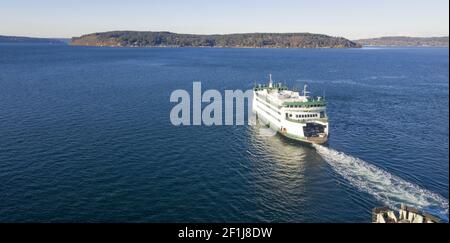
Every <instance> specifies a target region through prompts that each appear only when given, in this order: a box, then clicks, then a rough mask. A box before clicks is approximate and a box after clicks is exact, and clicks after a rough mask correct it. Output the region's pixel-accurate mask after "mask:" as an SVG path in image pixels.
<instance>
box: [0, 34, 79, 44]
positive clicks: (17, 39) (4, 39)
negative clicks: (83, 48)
mask: <svg viewBox="0 0 450 243" xmlns="http://www.w3.org/2000/svg"><path fill="white" fill-rule="evenodd" d="M69 42H70V39H64V38H59V39H57V38H35V37H23V36H5V35H0V43H45V44H67V43H69Z"/></svg>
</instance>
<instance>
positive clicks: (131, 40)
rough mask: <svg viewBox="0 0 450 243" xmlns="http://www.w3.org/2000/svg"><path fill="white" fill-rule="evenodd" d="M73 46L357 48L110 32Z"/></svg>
mask: <svg viewBox="0 0 450 243" xmlns="http://www.w3.org/2000/svg"><path fill="white" fill-rule="evenodd" d="M70 44H71V45H76V46H110V47H218V48H220V47H223V48H226V47H233V48H361V47H362V46H361V45H360V44H358V43H355V42H353V41H350V40H348V39H345V38H343V37H332V36H328V35H322V34H311V33H251V34H226V35H192V34H176V33H171V32H152V31H111V32H103V33H93V34H88V35H83V36H81V37H74V38H72V41H71V43H70Z"/></svg>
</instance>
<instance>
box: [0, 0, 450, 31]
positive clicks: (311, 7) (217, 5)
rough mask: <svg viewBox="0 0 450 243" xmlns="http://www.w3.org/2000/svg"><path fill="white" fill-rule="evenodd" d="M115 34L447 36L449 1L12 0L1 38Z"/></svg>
mask: <svg viewBox="0 0 450 243" xmlns="http://www.w3.org/2000/svg"><path fill="white" fill-rule="evenodd" d="M110 30H153V31H160V30H165V31H172V32H178V33H195V34H213V33H216V34H222V33H244V32H312V33H322V34H329V35H333V36H344V37H347V38H350V39H356V38H365V37H377V36H386V35H408V36H444V35H445V36H447V35H448V30H449V1H448V0H278V1H277V0H272V1H269V0H259V1H258V0H147V1H144V0H134V1H133V0H130V1H126V0H119V1H118V0H89V1H88V0H86V1H82V0H78V1H76V0H39V1H38V0H28V1H27V0H10V1H7V0H5V1H3V0H2V1H1V2H0V35H19V36H36V37H72V36H79V35H82V34H86V33H92V32H101V31H110Z"/></svg>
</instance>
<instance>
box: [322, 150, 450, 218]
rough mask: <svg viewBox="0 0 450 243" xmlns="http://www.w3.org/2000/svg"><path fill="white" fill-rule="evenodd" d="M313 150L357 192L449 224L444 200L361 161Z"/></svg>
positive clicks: (344, 155) (345, 155) (335, 153)
mask: <svg viewBox="0 0 450 243" xmlns="http://www.w3.org/2000/svg"><path fill="white" fill-rule="evenodd" d="M314 147H315V148H316V150H317V152H318V153H319V154H320V155H321V156H322V158H323V159H325V161H327V162H328V163H329V164H330V165H331V167H332V168H333V169H334V170H335V171H336V172H337V173H338V174H340V175H341V176H343V177H344V178H345V179H346V180H348V181H349V182H350V183H351V184H352V185H353V186H355V187H356V188H357V189H359V190H361V191H363V192H366V193H369V194H371V195H372V196H374V197H375V198H376V199H377V200H379V201H380V202H383V203H384V204H386V205H388V206H390V207H393V208H397V207H398V206H399V204H401V203H404V204H406V205H408V206H412V207H415V208H418V209H420V210H424V211H426V212H429V213H432V214H435V215H436V216H439V217H441V218H442V219H445V220H448V200H447V199H446V198H444V197H442V196H440V195H438V194H436V193H433V192H431V191H428V190H426V189H423V188H421V187H419V186H418V185H415V184H413V183H410V182H408V181H405V180H403V179H401V178H400V177H398V176H395V175H392V174H390V173H388V172H386V171H384V170H382V169H380V168H378V167H376V166H374V165H371V164H369V163H367V162H365V161H363V160H361V159H358V158H355V157H352V156H350V155H347V154H345V153H342V152H338V151H336V150H333V149H330V148H327V147H324V146H320V145H315V146H314Z"/></svg>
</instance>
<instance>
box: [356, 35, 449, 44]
mask: <svg viewBox="0 0 450 243" xmlns="http://www.w3.org/2000/svg"><path fill="white" fill-rule="evenodd" d="M448 41H449V38H448V36H446V37H406V36H390V37H380V38H373V39H361V40H356V41H355V42H356V43H359V44H361V45H363V46H417V47H419V46H421V47H448V46H449V45H448Z"/></svg>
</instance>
